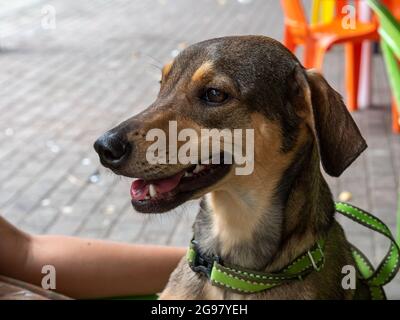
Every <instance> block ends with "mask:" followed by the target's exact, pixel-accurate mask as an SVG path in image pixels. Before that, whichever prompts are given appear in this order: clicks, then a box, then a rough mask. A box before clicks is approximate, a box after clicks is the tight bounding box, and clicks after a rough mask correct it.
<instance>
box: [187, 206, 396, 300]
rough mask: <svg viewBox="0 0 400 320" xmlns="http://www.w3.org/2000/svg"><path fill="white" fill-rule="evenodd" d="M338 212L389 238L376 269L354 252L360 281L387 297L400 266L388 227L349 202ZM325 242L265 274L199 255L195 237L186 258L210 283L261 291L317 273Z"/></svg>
mask: <svg viewBox="0 0 400 320" xmlns="http://www.w3.org/2000/svg"><path fill="white" fill-rule="evenodd" d="M336 211H337V212H339V213H341V214H342V215H344V216H346V217H348V218H350V219H352V220H354V221H356V222H357V223H360V224H362V225H364V226H366V227H367V228H369V229H372V230H374V231H377V232H379V233H381V234H382V235H384V236H385V237H387V238H388V239H389V240H390V241H391V244H390V248H389V252H388V253H387V255H386V256H385V258H384V260H383V261H382V262H381V264H380V265H379V266H378V268H377V269H376V270H374V268H373V266H372V264H371V263H370V262H369V261H368V259H367V258H366V257H365V256H364V255H363V254H362V253H361V251H360V250H358V249H357V248H356V247H354V246H353V245H352V246H351V249H352V254H353V257H354V260H355V262H356V265H357V267H358V270H359V274H360V280H361V281H363V282H364V283H366V284H367V285H368V287H369V290H370V294H371V298H372V299H374V300H381V299H385V298H386V296H385V293H384V291H383V288H382V286H384V285H385V284H387V283H388V282H390V281H391V280H392V279H393V278H394V276H395V275H396V274H397V272H398V270H399V268H400V261H399V254H400V250H399V247H398V245H397V244H396V241H395V240H394V238H393V236H392V234H391V232H390V230H389V228H388V227H387V226H386V225H385V224H384V223H383V222H382V221H381V220H379V219H378V218H376V217H374V216H373V215H371V214H369V213H367V212H365V211H363V210H361V209H359V208H356V207H354V206H352V205H349V204H346V203H341V202H339V203H336ZM324 244H325V241H324V240H323V239H320V240H318V241H317V242H316V244H315V245H314V246H313V247H312V248H311V249H309V250H308V251H306V252H305V253H303V254H302V255H300V256H299V257H297V258H296V259H295V260H294V261H293V262H292V263H290V264H289V265H288V266H286V267H285V268H283V269H282V270H281V271H279V272H276V273H275V272H274V273H265V272H258V271H252V270H247V269H243V268H241V267H238V266H234V265H228V264H223V263H222V262H221V259H220V258H219V257H217V256H206V255H203V254H200V252H199V250H198V243H197V242H196V241H195V240H192V242H191V244H190V247H189V250H188V252H187V260H188V263H189V266H190V267H191V268H192V270H193V271H195V272H198V273H202V274H204V275H206V276H207V277H208V278H209V280H210V282H211V284H213V285H215V286H218V287H222V288H226V289H228V290H230V291H233V292H238V293H247V294H251V293H258V292H262V291H266V290H268V289H271V288H273V287H276V286H279V285H282V284H283V283H288V282H291V281H298V280H302V279H303V278H304V277H305V276H307V275H308V274H309V273H311V272H318V271H320V270H321V269H322V268H323V266H324V261H325V256H324Z"/></svg>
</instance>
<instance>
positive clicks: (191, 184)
mask: <svg viewBox="0 0 400 320" xmlns="http://www.w3.org/2000/svg"><path fill="white" fill-rule="evenodd" d="M198 168H199V167H198V166H191V167H190V168H188V169H185V170H184V171H181V172H178V173H176V174H175V175H173V176H171V179H174V180H176V179H177V180H179V181H175V182H174V183H176V186H175V187H174V188H173V189H172V190H169V191H168V192H163V193H158V192H157V193H156V194H155V195H154V192H153V194H152V195H150V194H149V192H148V191H146V187H144V190H145V191H144V192H147V194H146V195H144V196H143V195H142V196H140V197H139V198H141V199H138V197H137V196H136V195H135V192H136V191H137V190H133V189H134V188H133V186H134V183H135V182H134V183H133V184H132V189H131V195H132V206H133V207H134V208H135V210H136V211H138V212H141V213H163V212H166V211H170V210H172V209H175V208H176V207H178V206H180V205H181V204H183V203H185V202H186V201H189V200H193V199H197V198H199V197H201V196H203V195H204V194H206V193H208V192H210V191H212V190H213V188H214V187H215V186H216V185H217V184H218V183H219V182H220V181H221V180H222V179H223V178H224V177H226V176H227V174H228V173H229V172H230V171H231V168H232V166H231V165H228V164H211V165H203V166H201V167H200V168H202V170H201V171H198V170H197V169H198ZM165 180H168V178H167V179H165V178H163V179H162V181H165ZM160 181H161V179H160ZM158 182H159V181H158V180H157V179H155V180H151V181H144V182H143V183H145V184H147V186H148V185H150V184H153V185H155V186H157V183H158ZM155 188H157V187H155ZM147 189H148V187H147Z"/></svg>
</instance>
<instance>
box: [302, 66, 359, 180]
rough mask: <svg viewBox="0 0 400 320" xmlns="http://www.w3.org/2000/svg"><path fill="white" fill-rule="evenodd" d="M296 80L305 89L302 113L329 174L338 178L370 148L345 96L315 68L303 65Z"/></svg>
mask: <svg viewBox="0 0 400 320" xmlns="http://www.w3.org/2000/svg"><path fill="white" fill-rule="evenodd" d="M295 78H296V82H297V83H298V85H299V86H300V88H302V89H303V90H301V91H303V92H302V93H303V94H304V95H303V99H304V98H305V101H304V102H305V104H304V103H303V108H302V109H303V110H302V112H303V115H304V116H305V117H306V119H307V120H306V121H307V122H308V125H309V127H310V128H311V129H312V131H313V132H314V135H315V138H316V141H317V143H318V149H319V154H320V158H321V162H322V166H323V167H324V169H325V171H326V173H328V174H329V175H331V176H333V177H338V176H340V175H341V174H342V172H343V171H344V170H346V168H347V167H348V166H349V165H350V164H351V163H352V162H353V161H354V160H355V159H356V158H357V157H358V156H359V155H360V153H361V152H363V151H364V150H365V149H366V148H367V144H366V142H365V140H364V138H363V137H362V136H361V133H360V130H359V129H358V127H357V125H356V123H355V122H354V120H353V118H352V117H351V115H350V112H349V111H348V110H347V108H346V106H345V104H344V103H343V100H342V97H341V96H340V94H339V93H337V92H336V91H335V90H334V89H333V88H332V87H331V86H330V85H329V84H328V82H327V81H326V80H325V78H324V77H323V76H322V75H321V74H319V73H317V72H315V71H313V70H309V71H306V74H305V75H304V69H302V68H301V67H300V66H298V67H296V70H295Z"/></svg>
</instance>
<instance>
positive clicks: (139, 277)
mask: <svg viewBox="0 0 400 320" xmlns="http://www.w3.org/2000/svg"><path fill="white" fill-rule="evenodd" d="M185 252H186V249H185V248H177V247H162V246H152V245H134V244H125V243H117V242H109V241H101V240H91V239H82V238H76V237H66V236H52V235H29V234H27V233H24V232H22V231H21V230H19V229H17V228H16V227H14V226H13V225H11V224H10V223H8V222H7V221H6V220H4V219H3V218H2V217H0V274H2V275H5V276H8V277H12V278H16V279H20V280H23V281H26V282H29V283H33V284H36V285H39V286H40V284H41V281H42V277H43V276H44V275H43V274H42V273H41V270H42V267H43V266H44V265H53V266H54V267H55V269H56V287H57V289H56V291H58V292H60V293H63V294H65V295H67V296H69V297H73V298H101V297H120V296H128V295H129V296H134V295H146V294H154V293H158V292H161V291H162V290H163V288H164V287H165V285H166V284H167V281H168V278H169V276H170V274H171V272H172V271H173V270H174V269H175V267H176V266H177V264H178V262H179V260H180V259H181V258H182V256H183V255H184V254H185Z"/></svg>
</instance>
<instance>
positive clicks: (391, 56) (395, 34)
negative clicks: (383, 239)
mask: <svg viewBox="0 0 400 320" xmlns="http://www.w3.org/2000/svg"><path fill="white" fill-rule="evenodd" d="M367 2H368V4H369V5H370V7H371V8H372V10H373V11H374V12H375V14H376V15H377V16H378V19H379V22H380V27H379V30H378V32H379V34H380V36H381V48H382V52H383V56H384V59H385V63H386V68H387V71H388V75H389V81H390V86H391V88H392V92H393V105H392V111H393V131H394V132H396V133H400V123H399V122H400V64H399V61H400V23H399V22H398V21H397V20H396V18H395V17H394V16H393V15H392V14H391V13H390V11H389V10H388V8H386V7H385V6H384V5H383V4H382V3H381V2H380V1H378V0H367ZM397 243H400V191H399V195H398V208H397Z"/></svg>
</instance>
